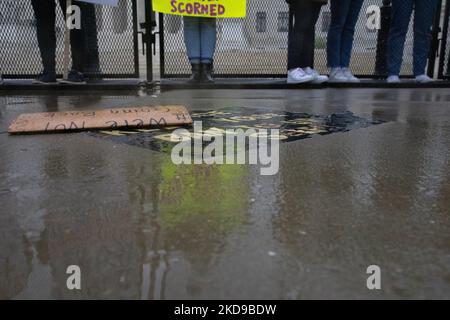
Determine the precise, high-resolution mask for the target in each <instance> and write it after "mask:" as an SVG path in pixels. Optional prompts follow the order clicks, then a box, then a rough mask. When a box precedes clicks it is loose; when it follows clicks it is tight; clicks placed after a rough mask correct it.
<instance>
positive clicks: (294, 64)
mask: <svg viewBox="0 0 450 320" xmlns="http://www.w3.org/2000/svg"><path fill="white" fill-rule="evenodd" d="M321 8H322V4H320V3H317V2H313V1H301V2H300V1H299V2H298V3H296V4H294V5H290V8H289V11H290V14H293V16H294V25H293V26H292V27H291V28H289V37H288V39H289V40H288V70H291V69H295V68H306V67H311V68H313V65H314V47H315V40H316V32H315V26H316V23H317V20H318V19H319V15H320V9H321Z"/></svg>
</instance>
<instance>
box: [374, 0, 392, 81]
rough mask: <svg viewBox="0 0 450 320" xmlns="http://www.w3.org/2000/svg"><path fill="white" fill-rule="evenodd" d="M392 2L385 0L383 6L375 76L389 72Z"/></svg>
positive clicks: (385, 74) (383, 75)
mask: <svg viewBox="0 0 450 320" xmlns="http://www.w3.org/2000/svg"><path fill="white" fill-rule="evenodd" d="M391 3H392V1H391V0H383V6H382V7H381V28H380V30H378V36H377V55H376V61H375V76H376V77H380V78H381V77H385V76H387V73H388V70H387V69H388V68H387V51H388V39H389V29H390V26H391V14H392V7H391Z"/></svg>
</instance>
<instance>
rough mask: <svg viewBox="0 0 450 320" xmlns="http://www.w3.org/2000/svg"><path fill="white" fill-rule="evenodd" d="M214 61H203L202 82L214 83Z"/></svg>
mask: <svg viewBox="0 0 450 320" xmlns="http://www.w3.org/2000/svg"><path fill="white" fill-rule="evenodd" d="M212 69H213V65H212V63H202V71H201V77H200V82H202V83H214V79H213V77H212Z"/></svg>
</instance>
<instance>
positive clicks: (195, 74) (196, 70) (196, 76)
mask: <svg viewBox="0 0 450 320" xmlns="http://www.w3.org/2000/svg"><path fill="white" fill-rule="evenodd" d="M191 68H192V75H191V77H190V78H189V81H188V82H189V83H197V82H200V80H201V65H200V64H199V63H192V64H191Z"/></svg>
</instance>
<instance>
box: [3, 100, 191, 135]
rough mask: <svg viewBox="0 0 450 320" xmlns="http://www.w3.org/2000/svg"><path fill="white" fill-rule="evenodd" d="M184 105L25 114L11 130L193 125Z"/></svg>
mask: <svg viewBox="0 0 450 320" xmlns="http://www.w3.org/2000/svg"><path fill="white" fill-rule="evenodd" d="M191 123H192V119H191V116H190V114H189V112H188V111H187V109H186V107H184V106H158V107H130V108H118V109H105V110H94V111H67V112H46V113H29V114H22V115H20V116H19V117H18V118H17V119H16V120H14V121H13V123H12V124H11V125H10V127H9V129H8V132H9V133H27V132H54V131H73V130H87V129H116V128H126V127H128V128H143V127H151V126H156V127H161V126H173V125H186V124H191Z"/></svg>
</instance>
